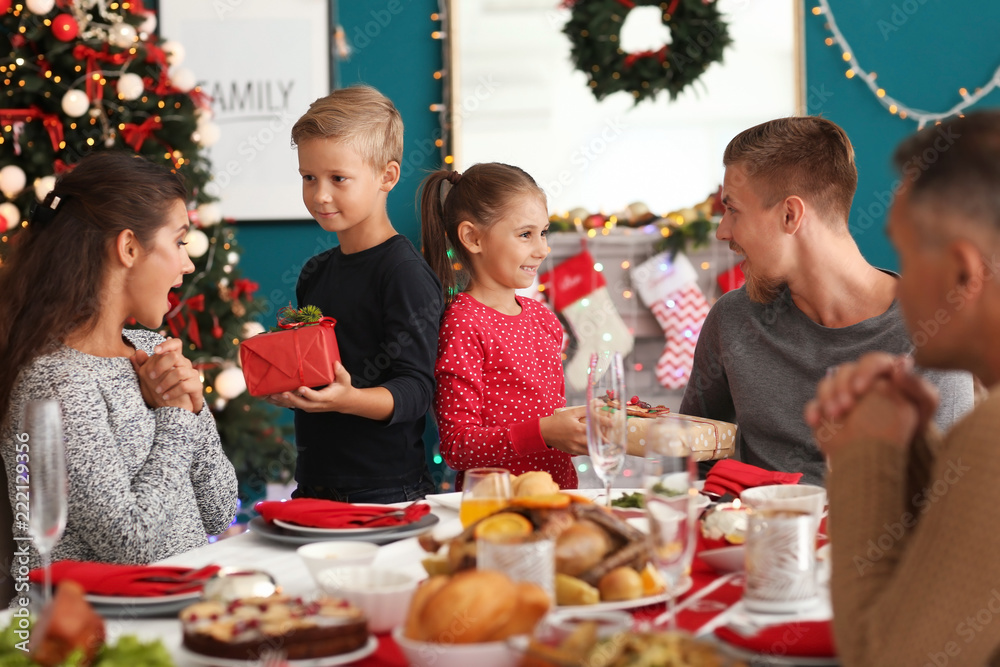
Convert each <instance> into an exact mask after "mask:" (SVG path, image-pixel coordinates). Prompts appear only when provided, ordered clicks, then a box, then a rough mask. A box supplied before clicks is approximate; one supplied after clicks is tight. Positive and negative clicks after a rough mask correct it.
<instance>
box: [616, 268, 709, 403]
mask: <svg viewBox="0 0 1000 667" xmlns="http://www.w3.org/2000/svg"><path fill="white" fill-rule="evenodd" d="M631 275H632V284H633V285H635V286H636V289H637V290H638V292H639V296H640V297H642V300H643V302H644V303H645V304H646V305H647V306H649V309H650V310H652V311H653V315H654V316H655V317H656V321H657V323H658V324H659V325H660V327H661V328H662V329H663V333H664V334H665V335H666V339H667V345H666V347H665V348H664V349H663V356H661V357H660V360H659V362H657V364H656V379H658V380H659V381H660V384H662V385H663V386H664V387H666V388H667V389H680V388H682V387H684V385H686V384H687V381H688V378H690V376H691V365H692V364H693V363H694V348H695V344H697V342H698V334H699V333H701V325H702V324H703V323H704V322H705V316H706V315H708V301H706V300H705V295H704V294H702V292H701V289H699V288H698V273H697V271H695V268H694V267H693V266H691V262H690V261H688V258H687V257H686V256H685V255H683V254H678V255H677V256H676V257H674V259H673V261H671V260H670V254H669V253H666V252H664V253H661V254H659V255H654V256H653V257H650V258H649V259H648V260H646V261H645V262H643V263H642V264H640V265H639V266H637V267H635V268H633V269H632V274H631Z"/></svg>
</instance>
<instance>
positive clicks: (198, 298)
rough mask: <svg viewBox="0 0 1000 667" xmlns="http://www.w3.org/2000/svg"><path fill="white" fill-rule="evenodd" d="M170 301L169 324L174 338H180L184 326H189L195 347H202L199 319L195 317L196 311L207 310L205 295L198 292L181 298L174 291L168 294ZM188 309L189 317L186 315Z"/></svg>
mask: <svg viewBox="0 0 1000 667" xmlns="http://www.w3.org/2000/svg"><path fill="white" fill-rule="evenodd" d="M167 299H168V300H169V301H170V312H168V313H167V325H168V326H169V327H170V333H172V334H173V335H174V338H180V336H181V333H182V332H183V331H184V328H185V327H187V333H188V337H189V338H190V339H191V342H192V343H194V344H195V347H197V348H201V331H200V330H199V329H198V320H197V319H196V318H195V316H194V313H195V311H197V312H199V313H201V312H204V311H205V295H204V294H197V295H195V296H192V297H190V298H188V299H184V300H183V301H181V300H180V297H178V296H177V295H176V294H174V293H173V292H170V293H169V294H168V295H167ZM184 311H187V317H186V318H185V317H184Z"/></svg>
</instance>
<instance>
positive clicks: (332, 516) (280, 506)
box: [254, 498, 431, 528]
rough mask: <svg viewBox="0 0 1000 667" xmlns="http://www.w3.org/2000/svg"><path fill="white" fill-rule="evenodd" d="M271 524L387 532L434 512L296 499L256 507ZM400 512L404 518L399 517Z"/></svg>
mask: <svg viewBox="0 0 1000 667" xmlns="http://www.w3.org/2000/svg"><path fill="white" fill-rule="evenodd" d="M254 509H256V510H257V512H258V513H259V514H260V515H261V516H262V517H264V519H265V520H267V521H274V520H275V519H281V520H282V521H287V522H289V523H295V524H298V525H300V526H308V527H310V528H386V527H391V526H405V525H407V524H410V523H413V522H414V521H419V520H420V519H421V518H422V517H423V516H424V515H425V514H427V513H428V512H430V511H431V508H430V506H429V505H427V504H426V503H419V504H415V505H408V506H407V507H405V508H399V507H388V506H386V505H352V504H351V503H341V502H337V501H336V500H320V499H317V498H293V499H292V500H263V501H261V502H259V503H257V505H256V506H255V507H254ZM397 512H399V513H400V514H397Z"/></svg>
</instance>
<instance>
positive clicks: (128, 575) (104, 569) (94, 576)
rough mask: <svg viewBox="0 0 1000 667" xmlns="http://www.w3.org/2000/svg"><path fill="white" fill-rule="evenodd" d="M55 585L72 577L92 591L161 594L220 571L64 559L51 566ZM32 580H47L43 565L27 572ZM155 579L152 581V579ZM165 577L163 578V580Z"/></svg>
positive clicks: (187, 588)
mask: <svg viewBox="0 0 1000 667" xmlns="http://www.w3.org/2000/svg"><path fill="white" fill-rule="evenodd" d="M49 569H50V571H51V572H52V585H53V586H55V585H57V584H59V583H60V582H62V581H66V580H72V581H75V582H77V583H79V584H80V585H81V586H83V588H84V590H85V591H87V592H88V593H90V594H91V595H120V596H123V597H135V598H139V597H160V596H163V595H177V594H180V593H191V592H194V591H198V590H201V588H202V586H203V585H204V583H205V580H206V579H208V578H209V577H211V576H212V575H213V574H215V573H216V572H218V571H219V566H218V565H209V566H206V567H203V568H200V569H195V568H190V567H178V566H172V565H118V564H115V563H92V562H86V561H78V560H61V561H58V562H56V563H53V564H52V565H51V567H50V568H49ZM28 579H30V580H31V582H32V583H35V584H41V583H43V582H44V581H45V577H44V571H43V570H42V569H41V568H38V569H35V570H32V571H31V572H30V573H29V574H28ZM150 579H153V581H150ZM161 579H162V580H163V581H160V580H161Z"/></svg>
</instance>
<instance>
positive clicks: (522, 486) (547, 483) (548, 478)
mask: <svg viewBox="0 0 1000 667" xmlns="http://www.w3.org/2000/svg"><path fill="white" fill-rule="evenodd" d="M510 491H511V493H513V494H514V496H515V497H520V496H544V495H547V494H550V493H559V485H558V484H556V483H555V482H554V481H553V480H552V475H550V474H549V473H547V472H545V471H543V470H532V471H530V472H526V473H524V474H523V475H518V476H517V477H514V478H512V479H511V482H510Z"/></svg>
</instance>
